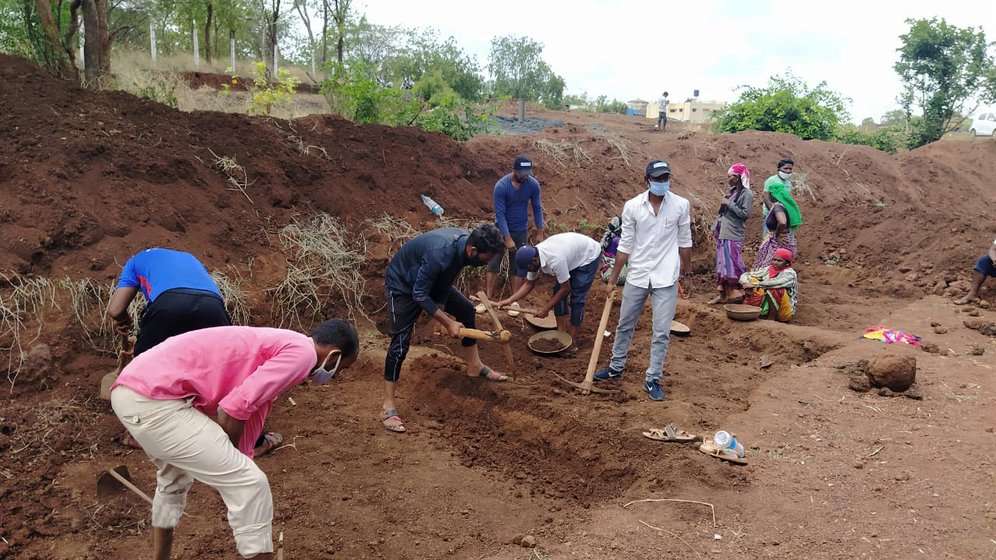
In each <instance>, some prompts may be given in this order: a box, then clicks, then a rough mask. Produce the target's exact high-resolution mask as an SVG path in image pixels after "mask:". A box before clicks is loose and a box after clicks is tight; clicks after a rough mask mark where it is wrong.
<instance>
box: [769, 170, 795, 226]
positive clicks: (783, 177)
mask: <svg viewBox="0 0 996 560" xmlns="http://www.w3.org/2000/svg"><path fill="white" fill-rule="evenodd" d="M794 168H795V162H794V161H792V160H791V159H789V158H782V159H780V160H778V166H777V167H776V168H775V174H774V175H772V176H771V177H768V178H767V179H765V180H764V196H763V198H762V200H761V220H762V222H761V237H762V238H763V237H767V235H768V232H769V231H770V229H769V228H768V226H767V218H768V210H769V209H770V208H771V206H772V205H773V204H774V203H773V202H772V201H771V199H770V197H769V196H768V192H770V191H771V185H774V184H775V183H781V184H783V185H785V189H786V190H787V191H788V193H789V194H790V195H791V194H792V170H793V169H794Z"/></svg>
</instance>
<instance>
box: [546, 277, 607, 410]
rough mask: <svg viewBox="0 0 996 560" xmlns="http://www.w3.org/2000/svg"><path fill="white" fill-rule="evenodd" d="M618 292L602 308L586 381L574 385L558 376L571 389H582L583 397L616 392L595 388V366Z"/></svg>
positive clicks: (585, 377)
mask: <svg viewBox="0 0 996 560" xmlns="http://www.w3.org/2000/svg"><path fill="white" fill-rule="evenodd" d="M615 295H616V292H615V290H613V291H612V295H611V296H609V297H607V298H605V307H603V308H602V319H601V320H600V321H599V322H598V330H597V331H595V332H596V333H597V335H596V336H595V347H594V348H592V349H591V359H590V360H588V371H587V373H585V376H584V381H582V382H581V383H574V382H573V381H568V380H566V379H564V378H563V377H561V376H559V375H558V376H557V378H558V379H560V380H561V381H562V382H564V383H566V384H568V385H570V386H571V387H577V388H578V389H581V394H582V395H587V394H588V393H600V394H608V393H614V392H615V391H609V390H607V389H599V388H598V387H594V386H593V385H594V383H595V366H596V365H597V364H598V353H599V351H601V350H602V339H603V338H605V337H603V336H602V333H603V332H605V327H607V326H608V325H609V312H610V311H612V300H613V299H615Z"/></svg>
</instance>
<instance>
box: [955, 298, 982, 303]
mask: <svg viewBox="0 0 996 560" xmlns="http://www.w3.org/2000/svg"><path fill="white" fill-rule="evenodd" d="M970 303H972V304H975V303H979V298H977V297H974V298H968V297H964V298H961V299H959V300H955V302H954V304H955V305H968V304H970Z"/></svg>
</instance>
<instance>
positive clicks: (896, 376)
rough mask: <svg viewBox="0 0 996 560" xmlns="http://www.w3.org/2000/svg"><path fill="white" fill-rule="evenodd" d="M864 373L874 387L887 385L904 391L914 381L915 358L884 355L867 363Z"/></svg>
mask: <svg viewBox="0 0 996 560" xmlns="http://www.w3.org/2000/svg"><path fill="white" fill-rule="evenodd" d="M865 375H867V376H868V380H869V381H870V382H871V384H872V386H874V387H887V388H889V389H891V390H893V391H897V392H899V391H905V390H907V389H909V388H910V386H912V385H913V383H914V382H915V381H916V358H913V357H911V356H885V357H882V358H876V359H874V360H872V361H871V362H870V363H869V364H868V369H867V370H865Z"/></svg>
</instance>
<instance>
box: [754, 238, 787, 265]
mask: <svg viewBox="0 0 996 560" xmlns="http://www.w3.org/2000/svg"><path fill="white" fill-rule="evenodd" d="M778 249H788V250H789V251H792V258H793V260H794V259H795V257H796V251H795V250H796V242H795V234H794V233H792V232H789V233H788V234H787V235H786V236H785V237H784V240H783V241H779V240H778V238H777V237H775V236H774V234H769V235H768V239H766V240H765V241H764V243H762V244H761V247H760V248H759V249H758V250H757V257H755V258H754V265H753V266H751V269H752V270H757V269H762V268H766V267H767V266H768V265H770V264H771V257H773V256H775V251H777V250H778Z"/></svg>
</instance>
